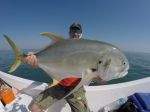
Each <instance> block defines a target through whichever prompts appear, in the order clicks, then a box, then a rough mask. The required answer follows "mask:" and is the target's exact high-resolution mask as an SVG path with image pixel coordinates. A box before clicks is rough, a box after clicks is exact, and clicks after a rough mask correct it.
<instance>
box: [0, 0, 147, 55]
mask: <svg viewBox="0 0 150 112" xmlns="http://www.w3.org/2000/svg"><path fill="white" fill-rule="evenodd" d="M73 22H77V23H80V24H81V25H82V29H83V38H87V39H91V40H100V41H104V42H108V43H111V44H114V45H116V46H118V47H119V48H120V49H122V50H124V51H136V52H149V53H150V45H149V43H150V0H0V50H3V49H11V48H10V46H9V45H8V43H7V42H6V40H5V39H4V38H3V35H4V34H5V35H7V36H9V37H11V39H12V40H13V41H14V42H15V43H16V44H17V46H18V47H19V48H21V49H41V48H43V47H45V46H47V45H48V44H49V43H50V42H51V40H50V39H48V38H47V37H44V36H41V35H40V33H41V32H45V31H47V32H54V33H57V34H60V35H62V36H64V37H65V38H68V37H69V36H68V32H69V26H70V25H71V24H72V23H73Z"/></svg>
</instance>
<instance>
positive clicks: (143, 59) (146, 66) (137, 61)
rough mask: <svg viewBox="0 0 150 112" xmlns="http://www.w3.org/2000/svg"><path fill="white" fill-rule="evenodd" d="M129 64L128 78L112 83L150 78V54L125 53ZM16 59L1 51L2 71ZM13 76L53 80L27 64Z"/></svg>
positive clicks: (0, 63) (0, 66)
mask: <svg viewBox="0 0 150 112" xmlns="http://www.w3.org/2000/svg"><path fill="white" fill-rule="evenodd" d="M28 51H33V50H24V52H28ZM125 54H126V56H127V58H128V60H129V63H130V69H129V73H128V75H127V76H126V77H124V78H121V79H116V80H113V81H110V82H109V84H111V83H119V82H127V81H131V80H136V79H141V78H145V77H149V76H150V53H133V52H125ZM14 59H15V57H14V54H13V52H12V51H10V50H4V51H2V50H1V51H0V70H2V71H4V72H7V71H8V70H9V67H10V66H11V65H12V63H13V61H14ZM13 75H16V76H19V77H23V78H27V79H31V80H36V81H41V82H47V83H50V82H51V78H50V77H49V76H48V75H47V74H46V73H45V72H44V71H43V70H41V69H40V68H31V67H30V66H28V65H26V64H22V65H21V66H20V67H19V68H18V69H17V70H16V71H15V72H14V73H13Z"/></svg>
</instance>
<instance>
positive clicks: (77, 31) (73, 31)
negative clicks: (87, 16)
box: [71, 29, 82, 33]
mask: <svg viewBox="0 0 150 112" xmlns="http://www.w3.org/2000/svg"><path fill="white" fill-rule="evenodd" d="M71 33H82V30H81V29H71Z"/></svg>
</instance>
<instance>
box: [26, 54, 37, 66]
mask: <svg viewBox="0 0 150 112" xmlns="http://www.w3.org/2000/svg"><path fill="white" fill-rule="evenodd" d="M24 62H25V63H27V64H29V65H31V66H32V67H37V66H38V60H37V58H36V56H35V55H34V53H33V52H29V53H28V54H27V57H25V59H24Z"/></svg>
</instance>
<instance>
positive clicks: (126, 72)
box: [119, 71, 128, 78]
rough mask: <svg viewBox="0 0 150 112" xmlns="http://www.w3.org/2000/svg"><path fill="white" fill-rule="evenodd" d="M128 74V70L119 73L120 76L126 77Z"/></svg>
mask: <svg viewBox="0 0 150 112" xmlns="http://www.w3.org/2000/svg"><path fill="white" fill-rule="evenodd" d="M127 74H128V71H124V72H122V73H121V74H120V75H119V78H121V77H124V76H126V75H127Z"/></svg>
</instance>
